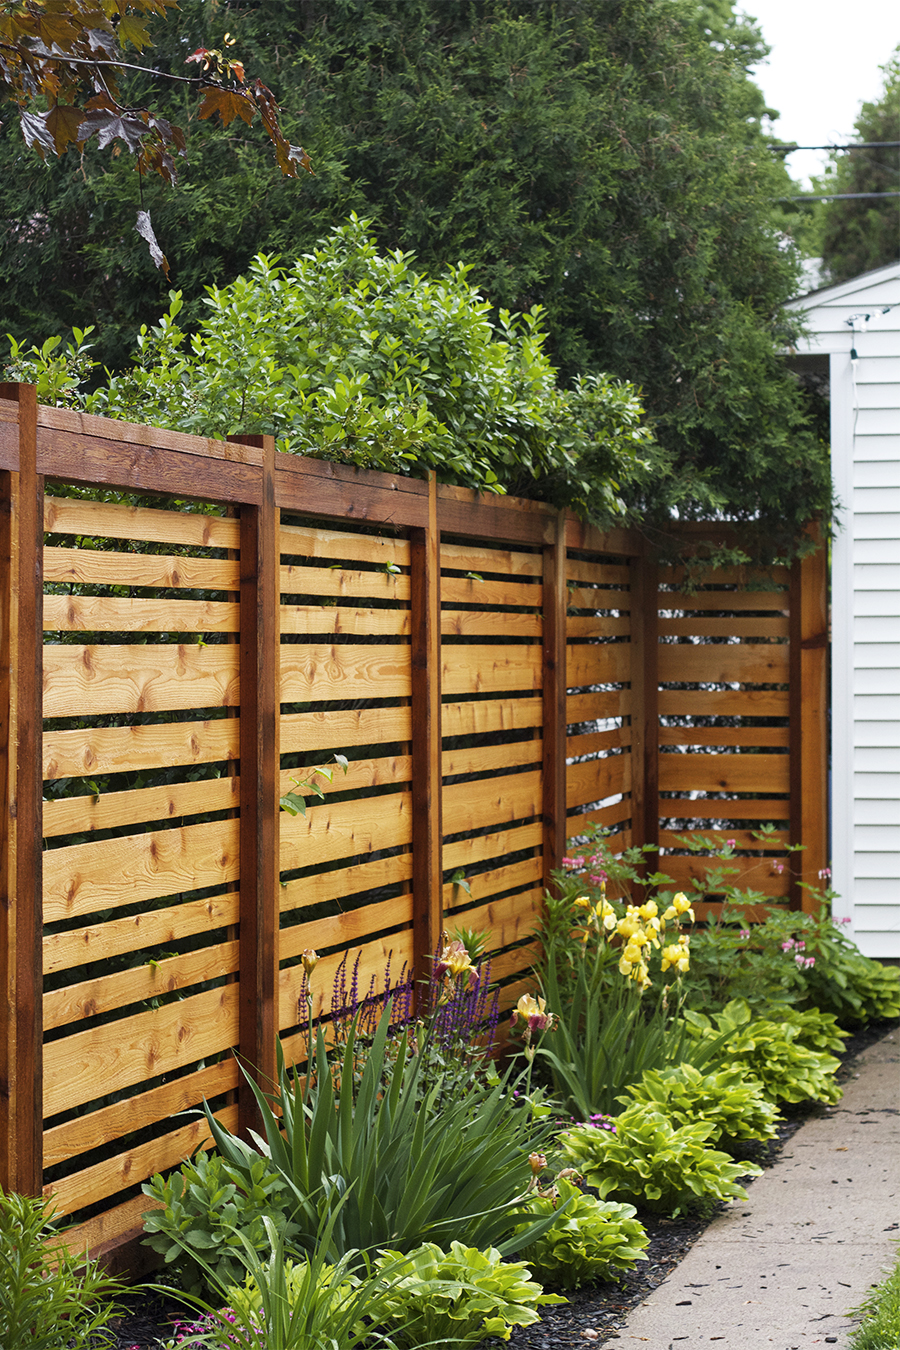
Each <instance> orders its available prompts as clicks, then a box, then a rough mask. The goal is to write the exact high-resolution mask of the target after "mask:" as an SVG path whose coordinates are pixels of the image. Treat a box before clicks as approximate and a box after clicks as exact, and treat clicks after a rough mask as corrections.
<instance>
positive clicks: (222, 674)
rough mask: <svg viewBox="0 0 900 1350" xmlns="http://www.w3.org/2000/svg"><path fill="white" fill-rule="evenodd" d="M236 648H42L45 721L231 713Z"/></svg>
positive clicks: (236, 688) (235, 696)
mask: <svg viewBox="0 0 900 1350" xmlns="http://www.w3.org/2000/svg"><path fill="white" fill-rule="evenodd" d="M238 657H239V648H238V647H237V645H236V644H233V643H232V644H222V643H215V644H210V645H208V646H205V647H201V646H197V645H190V646H188V645H181V644H179V645H177V646H176V645H174V644H167V643H149V642H148V643H144V644H135V645H134V646H120V645H118V644H116V645H110V646H108V647H105V646H92V647H82V646H69V645H68V644H65V645H62V646H53V645H48V646H46V647H45V648H44V716H45V717H73V716H77V715H78V714H79V713H82V714H83V713H87V712H90V713H91V714H93V715H97V714H99V713H130V712H143V713H147V712H172V711H174V710H175V709H181V708H192V707H193V708H236V707H238V705H239V703H240V680H239V676H238Z"/></svg>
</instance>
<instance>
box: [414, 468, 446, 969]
mask: <svg viewBox="0 0 900 1350" xmlns="http://www.w3.org/2000/svg"><path fill="white" fill-rule="evenodd" d="M410 573H411V575H410V610H411V612H410V634H411V648H412V649H411V653H410V659H411V665H412V738H413V739H412V785H413V792H412V850H413V966H414V970H413V975H414V978H415V979H416V980H417V981H418V980H422V979H425V978H427V976H428V974H429V972H430V969H431V966H430V963H429V957H431V956H432V955H433V954H434V952H435V950H436V948H437V945H438V942H439V941H440V936H441V929H442V926H443V917H444V873H443V861H442V849H443V833H442V824H441V537H440V532H439V530H438V520H437V479H436V477H435V475H434V473H433V472H432V473H431V475H430V477H429V480H428V526H427V528H426V529H418V528H417V529H413V530H411V531H410ZM417 988H418V985H417Z"/></svg>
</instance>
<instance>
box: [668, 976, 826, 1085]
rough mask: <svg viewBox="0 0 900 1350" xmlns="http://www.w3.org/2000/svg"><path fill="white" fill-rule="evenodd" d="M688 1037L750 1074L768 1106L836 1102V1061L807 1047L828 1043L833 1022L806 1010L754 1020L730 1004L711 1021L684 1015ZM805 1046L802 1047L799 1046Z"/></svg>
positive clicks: (736, 1002) (743, 1006)
mask: <svg viewBox="0 0 900 1350" xmlns="http://www.w3.org/2000/svg"><path fill="white" fill-rule="evenodd" d="M684 1017H685V1021H686V1022H687V1023H688V1026H689V1027H690V1029H691V1031H692V1034H694V1035H695V1036H697V1037H698V1038H700V1039H708V1040H710V1041H711V1042H712V1041H715V1042H716V1045H717V1049H716V1058H717V1059H718V1060H719V1062H720V1063H721V1064H722V1065H723V1066H726V1065H733V1066H735V1067H737V1068H740V1069H741V1070H742V1071H743V1072H744V1073H745V1074H751V1075H752V1076H753V1077H754V1078H756V1079H758V1080H759V1082H760V1083H761V1084H762V1086H763V1091H764V1092H765V1094H766V1096H767V1097H768V1098H769V1099H770V1100H771V1101H785V1102H811V1101H813V1102H814V1101H824V1102H836V1101H839V1100H840V1097H841V1089H840V1087H839V1086H838V1084H837V1083H836V1082H835V1079H834V1073H835V1070H836V1069H837V1068H838V1065H839V1064H840V1061H839V1060H837V1059H835V1058H834V1056H833V1055H829V1054H827V1053H826V1051H825V1050H821V1049H815V1048H812V1047H811V1046H810V1044H809V1043H808V1042H810V1041H812V1040H815V1039H816V1038H817V1032H816V1031H815V1027H816V1026H817V1025H818V1026H821V1028H822V1031H821V1033H820V1035H821V1037H823V1038H825V1040H826V1042H827V1043H828V1044H832V1043H833V1039H834V1037H835V1034H836V1028H835V1024H834V1018H833V1017H828V1018H824V1017H822V1015H821V1014H819V1013H817V1012H815V1010H812V1011H810V1012H808V1013H803V1014H798V1013H797V1012H796V1011H795V1010H794V1009H790V1008H784V1009H779V1012H778V1017H779V1020H778V1021H774V1020H771V1019H769V1018H766V1017H754V1016H753V1014H752V1011H751V1008H750V1005H749V1004H748V1003H747V1002H746V1000H744V999H733V1000H732V1001H731V1002H730V1003H728V1004H727V1005H726V1006H725V1007H724V1008H723V1009H722V1011H721V1012H718V1013H714V1014H713V1016H712V1019H710V1018H709V1017H707V1016H706V1015H705V1014H704V1013H698V1012H696V1011H694V1010H693V1009H688V1010H687V1011H686V1012H685V1014H684ZM804 1042H807V1043H804Z"/></svg>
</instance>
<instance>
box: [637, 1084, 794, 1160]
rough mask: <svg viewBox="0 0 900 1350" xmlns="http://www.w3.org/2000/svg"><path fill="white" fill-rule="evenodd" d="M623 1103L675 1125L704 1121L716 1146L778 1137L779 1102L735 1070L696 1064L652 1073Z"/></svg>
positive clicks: (760, 1086) (759, 1085)
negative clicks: (706, 1070)
mask: <svg viewBox="0 0 900 1350" xmlns="http://www.w3.org/2000/svg"><path fill="white" fill-rule="evenodd" d="M619 1101H620V1102H621V1103H622V1104H623V1106H626V1107H630V1106H631V1105H632V1104H633V1103H635V1102H638V1103H641V1104H642V1105H644V1106H646V1107H647V1108H648V1109H649V1110H651V1111H657V1112H659V1113H660V1114H661V1115H664V1116H665V1117H666V1119H667V1120H669V1121H671V1122H672V1124H673V1125H676V1126H681V1125H691V1124H693V1123H694V1122H695V1121H698V1120H702V1121H704V1122H705V1123H706V1124H708V1125H711V1126H712V1127H713V1128H712V1130H711V1131H710V1133H709V1135H708V1139H709V1142H710V1143H711V1144H718V1143H720V1142H721V1141H722V1140H723V1139H726V1140H737V1139H772V1138H773V1137H774V1136H775V1135H776V1134H777V1130H776V1128H775V1122H776V1121H777V1120H778V1119H779V1115H778V1109H777V1107H776V1106H775V1104H774V1102H772V1101H770V1100H769V1099H768V1098H767V1097H766V1096H765V1094H764V1092H763V1088H762V1084H761V1083H760V1082H759V1081H758V1079H755V1078H748V1077H747V1076H746V1074H744V1073H743V1072H742V1070H740V1069H738V1068H735V1067H730V1068H723V1069H715V1070H713V1071H712V1072H711V1073H701V1072H700V1070H699V1069H695V1068H694V1067H693V1065H691V1064H677V1065H671V1066H669V1067H667V1068H663V1069H648V1070H647V1072H646V1073H645V1074H644V1076H643V1078H642V1079H641V1081H640V1082H639V1083H632V1084H631V1085H630V1086H629V1087H627V1088H626V1089H625V1093H624V1094H623V1095H622V1096H621V1097H620V1098H619Z"/></svg>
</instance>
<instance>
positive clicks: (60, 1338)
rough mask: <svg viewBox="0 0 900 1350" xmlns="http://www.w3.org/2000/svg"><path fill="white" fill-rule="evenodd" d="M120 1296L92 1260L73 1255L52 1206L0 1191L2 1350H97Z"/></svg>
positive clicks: (108, 1337) (109, 1339) (106, 1339)
mask: <svg viewBox="0 0 900 1350" xmlns="http://www.w3.org/2000/svg"><path fill="white" fill-rule="evenodd" d="M122 1293H124V1289H123V1286H122V1285H121V1284H120V1283H119V1281H118V1280H114V1279H111V1278H110V1277H109V1276H108V1275H106V1274H105V1272H104V1271H102V1270H101V1269H100V1267H99V1266H98V1265H97V1263H96V1262H95V1261H90V1260H87V1258H86V1257H85V1256H76V1255H73V1254H72V1253H71V1252H70V1251H69V1250H68V1249H67V1248H66V1247H65V1246H64V1245H63V1243H62V1242H61V1241H59V1239H58V1235H57V1233H56V1230H55V1226H54V1220H53V1214H52V1208H51V1205H50V1202H49V1201H47V1200H46V1199H44V1197H42V1196H37V1197H36V1198H33V1197H31V1196H24V1195H16V1194H11V1193H7V1192H5V1191H3V1190H2V1188H0V1345H2V1346H3V1350H102V1347H103V1346H111V1345H113V1344H114V1338H113V1336H112V1333H111V1332H108V1331H106V1330H105V1328H107V1327H108V1325H109V1322H110V1320H111V1318H113V1317H114V1316H115V1314H116V1313H117V1312H118V1311H119V1308H118V1307H117V1304H116V1299H117V1297H118V1296H119V1295H120V1294H122Z"/></svg>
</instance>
